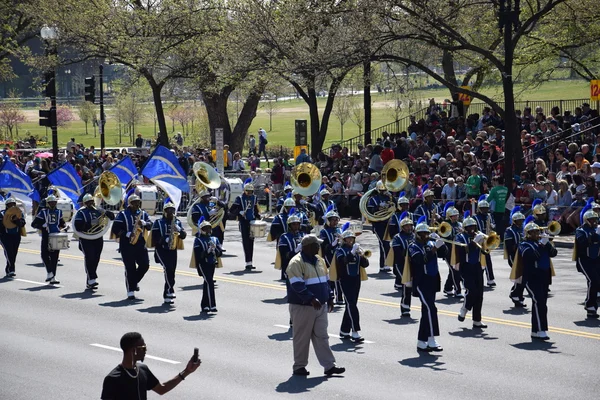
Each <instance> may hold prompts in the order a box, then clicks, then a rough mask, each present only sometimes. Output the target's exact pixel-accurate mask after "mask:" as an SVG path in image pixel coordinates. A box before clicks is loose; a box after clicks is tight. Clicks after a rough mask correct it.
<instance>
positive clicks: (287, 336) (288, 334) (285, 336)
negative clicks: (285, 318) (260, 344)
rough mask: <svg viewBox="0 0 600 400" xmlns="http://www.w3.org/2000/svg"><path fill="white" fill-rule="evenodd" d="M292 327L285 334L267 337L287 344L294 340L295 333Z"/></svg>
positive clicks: (274, 334) (280, 333) (279, 333)
mask: <svg viewBox="0 0 600 400" xmlns="http://www.w3.org/2000/svg"><path fill="white" fill-rule="evenodd" d="M292 332H293V331H292V327H291V326H290V327H289V329H288V330H287V331H285V332H278V333H273V334H271V335H269V336H267V337H268V338H269V339H271V340H276V341H278V342H286V341H288V340H292V339H293V333H292Z"/></svg>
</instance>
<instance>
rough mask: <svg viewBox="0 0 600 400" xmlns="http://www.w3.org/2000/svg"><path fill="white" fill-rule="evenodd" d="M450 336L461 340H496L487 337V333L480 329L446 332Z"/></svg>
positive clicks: (495, 338) (493, 337)
mask: <svg viewBox="0 0 600 400" xmlns="http://www.w3.org/2000/svg"><path fill="white" fill-rule="evenodd" d="M448 334H449V335H450V336H456V337H462V338H478V339H484V340H498V338H497V337H495V336H489V335H488V333H487V332H486V331H484V330H482V329H470V328H460V330H459V331H454V332H448Z"/></svg>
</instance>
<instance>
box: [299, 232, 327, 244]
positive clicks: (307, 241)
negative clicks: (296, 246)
mask: <svg viewBox="0 0 600 400" xmlns="http://www.w3.org/2000/svg"><path fill="white" fill-rule="evenodd" d="M322 242H323V241H322V240H321V239H319V238H318V237H316V236H315V235H306V236H304V237H303V238H302V246H308V245H311V244H315V243H317V244H321V243H322Z"/></svg>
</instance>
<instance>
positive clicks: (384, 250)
mask: <svg viewBox="0 0 600 400" xmlns="http://www.w3.org/2000/svg"><path fill="white" fill-rule="evenodd" d="M375 189H376V190H377V194H375V195H373V196H371V197H370V198H369V203H368V204H367V210H369V212H370V213H371V214H375V213H377V212H378V211H380V210H385V209H387V208H388V207H389V206H390V205H392V206H394V203H393V202H392V198H391V196H390V195H389V193H388V191H387V189H386V188H385V184H384V183H383V181H377V184H376V185H375ZM388 222H389V221H372V222H371V224H372V225H373V233H375V235H376V236H377V239H378V241H379V272H388V271H391V270H392V268H391V267H390V266H388V265H385V259H386V256H387V254H388V252H389V251H390V241H389V240H385V231H386V228H387V225H388Z"/></svg>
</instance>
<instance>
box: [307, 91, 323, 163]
mask: <svg viewBox="0 0 600 400" xmlns="http://www.w3.org/2000/svg"><path fill="white" fill-rule="evenodd" d="M307 95H308V98H307V99H305V101H306V104H307V105H308V115H309V117H310V154H311V156H312V157H313V158H317V155H318V154H319V152H320V151H321V148H322V147H323V141H324V140H323V139H321V138H320V134H321V132H320V127H321V122H320V119H319V107H318V105H317V93H316V91H315V89H314V88H309V89H308V93H307ZM319 143H320V144H319Z"/></svg>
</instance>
